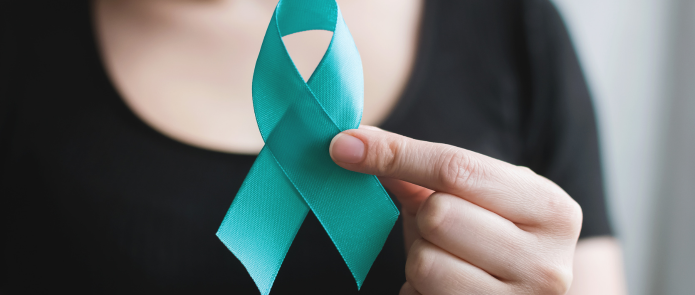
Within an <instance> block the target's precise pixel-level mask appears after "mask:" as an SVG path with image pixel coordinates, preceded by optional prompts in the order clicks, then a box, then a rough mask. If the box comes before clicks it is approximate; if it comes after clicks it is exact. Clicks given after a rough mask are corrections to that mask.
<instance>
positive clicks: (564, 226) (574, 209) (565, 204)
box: [546, 191, 583, 235]
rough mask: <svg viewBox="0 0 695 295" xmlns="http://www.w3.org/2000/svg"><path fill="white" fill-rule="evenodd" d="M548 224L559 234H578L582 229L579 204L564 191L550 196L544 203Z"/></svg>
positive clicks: (581, 214) (581, 215)
mask: <svg viewBox="0 0 695 295" xmlns="http://www.w3.org/2000/svg"><path fill="white" fill-rule="evenodd" d="M546 208H547V212H548V218H549V219H550V220H552V222H549V223H548V224H549V225H551V226H552V227H553V228H554V229H556V230H558V231H559V232H563V233H567V234H570V235H574V234H578V233H579V231H580V230H581V227H582V220H583V213H582V208H581V207H580V206H579V204H578V203H577V202H576V201H575V200H574V199H572V197H570V196H569V195H567V193H565V192H564V191H563V192H562V194H556V195H552V196H551V197H550V198H548V201H547V202H546Z"/></svg>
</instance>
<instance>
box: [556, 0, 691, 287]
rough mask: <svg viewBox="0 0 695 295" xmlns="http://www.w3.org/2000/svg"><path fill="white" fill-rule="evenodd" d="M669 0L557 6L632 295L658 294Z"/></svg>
mask: <svg viewBox="0 0 695 295" xmlns="http://www.w3.org/2000/svg"><path fill="white" fill-rule="evenodd" d="M674 1H675V0H554V2H555V3H556V4H557V5H558V7H559V9H560V11H561V12H562V13H563V15H564V17H565V20H566V22H567V23H568V27H569V28H570V32H571V33H572V34H573V38H574V40H575V45H576V47H577V50H578V53H579V56H580V59H581V60H582V62H583V65H584V69H585V72H586V74H587V78H588V81H589V85H590V88H591V90H592V93H593V95H594V101H595V105H596V108H597V112H598V120H599V126H600V133H601V140H602V153H603V156H604V167H605V171H606V180H607V193H608V196H609V200H608V202H609V206H610V210H611V213H612V219H613V224H614V227H615V228H616V230H617V233H618V236H619V238H620V240H621V242H622V245H623V249H624V259H625V266H626V275H627V279H628V288H629V291H630V294H633V295H643V294H652V292H654V291H655V290H656V289H655V287H654V285H655V284H654V270H655V267H654V266H655V257H654V256H653V255H654V253H655V250H654V249H655V248H656V247H659V246H658V245H656V244H655V242H654V241H655V237H656V235H655V232H656V227H657V226H656V225H655V220H656V219H657V218H656V217H655V216H656V215H655V214H656V211H657V210H656V209H654V208H655V204H657V203H658V202H657V196H660V194H659V190H660V189H662V186H661V183H660V181H661V178H662V177H661V169H662V168H663V167H662V164H661V163H662V155H663V152H662V151H663V144H662V142H663V141H664V139H665V134H664V131H665V128H667V126H668V125H667V124H666V122H665V120H666V115H667V113H666V111H667V106H668V104H665V103H664V102H665V101H667V100H668V99H667V96H668V92H669V91H668V87H669V84H668V83H667V82H668V78H667V77H668V75H667V73H668V72H669V71H670V68H669V56H670V53H671V48H670V44H671V43H672V42H671V39H672V34H671V31H672V30H671V29H672V24H671V23H670V19H671V17H670V14H671V11H672V9H671V5H672V3H673V2H674ZM684 1H691V0H684ZM693 180H695V179H693ZM694 209H695V208H694ZM694 226H695V225H694ZM694 232H695V230H694ZM657 260H658V259H657ZM666 268H668V267H666ZM693 279H695V277H693ZM658 294H666V293H660V292H659V293H658ZM681 294H685V293H681ZM690 294H695V293H690Z"/></svg>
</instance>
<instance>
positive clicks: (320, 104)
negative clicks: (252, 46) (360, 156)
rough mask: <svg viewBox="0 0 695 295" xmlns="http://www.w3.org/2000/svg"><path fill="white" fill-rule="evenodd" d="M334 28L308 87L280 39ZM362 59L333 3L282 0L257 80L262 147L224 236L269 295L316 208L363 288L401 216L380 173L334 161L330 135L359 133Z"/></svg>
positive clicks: (255, 99) (221, 233)
mask: <svg viewBox="0 0 695 295" xmlns="http://www.w3.org/2000/svg"><path fill="white" fill-rule="evenodd" d="M307 30H328V31H332V32H333V37H332V39H331V42H330V44H329V46H328V49H327V50H326V53H325V54H324V56H323V59H322V60H321V62H320V63H319V65H318V66H317V67H316V69H315V70H314V73H313V74H312V75H311V77H310V78H309V80H308V81H307V82H304V79H302V77H301V75H300V74H299V71H297V69H296V67H295V65H294V63H293V62H292V59H291V57H290V55H289V53H288V52H287V49H286V48H285V45H284V43H283V41H282V37H283V36H286V35H289V34H293V33H297V32H302V31H307ZM363 96H364V78H363V74H362V62H361V60H360V56H359V53H358V51H357V47H356V46H355V44H354V41H353V39H352V36H351V35H350V32H349V31H348V29H347V26H346V24H345V21H344V20H343V17H342V15H341V13H340V9H339V8H338V5H337V3H336V2H335V0H301V1H300V0H280V1H279V3H278V5H277V7H276V8H275V12H274V14H273V17H272V19H271V21H270V25H269V26H268V30H267V31H266V34H265V37H264V39H263V44H262V46H261V51H260V53H259V55H258V60H257V61H256V68H255V70H254V75H253V106H254V112H255V114H256V120H257V123H258V127H259V129H260V131H261V135H262V136H263V140H264V141H265V146H264V147H263V149H262V150H261V152H260V154H259V155H258V158H257V159H256V161H255V163H254V164H253V166H252V167H251V170H250V171H249V173H248V175H247V176H246V179H245V180H244V183H243V184H242V186H241V188H240V189H239V192H238V193H237V195H236V197H235V199H234V201H233V203H232V205H231V206H230V208H229V211H228V212H227V215H226V216H225V218H224V220H223V222H222V225H221V226H220V228H219V230H218V232H217V236H218V237H219V238H220V240H221V241H222V242H223V243H224V244H225V245H226V246H227V248H229V250H230V251H232V253H234V255H235V256H236V257H237V258H238V259H239V260H240V261H241V263H242V264H243V265H244V266H245V267H246V269H247V271H248V272H249V274H250V275H251V277H252V278H253V280H254V282H255V283H256V285H257V286H258V289H259V290H260V292H261V293H262V294H264V295H266V294H269V293H270V289H271V287H272V285H273V282H274V280H275V277H276V275H277V273H278V271H279V269H280V266H281V265H282V261H283V260H284V258H285V255H286V254H287V251H288V250H289V247H290V245H291V244H292V241H293V240H294V237H295V235H296V234H297V231H298V230H299V228H300V226H301V224H302V222H303V221H304V218H305V217H306V214H307V213H308V212H309V210H312V211H313V212H314V214H315V215H316V217H317V219H318V220H319V221H320V222H321V225H322V226H323V227H324V229H325V230H326V232H327V233H328V235H329V236H330V238H331V240H332V241H333V243H334V245H335V246H336V248H337V249H338V251H339V252H340V255H341V256H342V257H343V260H344V261H345V263H346V264H347V266H348V268H349V269H350V272H351V273H352V275H353V277H354V278H355V281H356V282H357V287H358V289H359V288H361V286H362V283H363V282H364V279H365V278H366V276H367V273H368V272H369V269H370V268H371V266H372V264H373V262H374V260H375V259H376V256H377V255H378V254H379V252H380V251H381V248H382V247H383V244H384V242H385V241H386V238H387V236H388V234H389V232H390V231H391V229H392V227H393V224H394V223H395V222H396V219H397V218H398V210H397V209H396V207H395V206H394V204H393V202H392V201H391V199H390V198H389V196H388V194H387V193H386V191H385V190H384V188H383V187H382V186H381V183H380V182H379V180H378V179H377V178H376V177H375V176H373V175H366V174H361V173H357V172H352V171H348V170H346V169H343V168H341V167H339V166H338V165H336V164H335V163H334V162H333V161H332V159H331V157H330V155H329V150H328V149H329V145H330V142H331V139H332V138H333V137H334V136H335V135H336V134H338V133H340V132H341V131H344V130H347V129H354V128H357V127H359V123H360V120H361V117H362V108H363Z"/></svg>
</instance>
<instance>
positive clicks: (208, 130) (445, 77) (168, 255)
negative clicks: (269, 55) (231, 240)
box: [0, 0, 623, 295]
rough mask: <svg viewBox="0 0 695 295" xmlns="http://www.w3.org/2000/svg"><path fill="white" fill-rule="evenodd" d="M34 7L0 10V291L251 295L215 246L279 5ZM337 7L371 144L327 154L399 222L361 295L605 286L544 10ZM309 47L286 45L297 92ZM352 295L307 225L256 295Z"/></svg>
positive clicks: (352, 144)
mask: <svg viewBox="0 0 695 295" xmlns="http://www.w3.org/2000/svg"><path fill="white" fill-rule="evenodd" d="M44 2H45V3H44ZM44 2H42V3H40V4H39V3H36V2H32V3H25V4H2V5H3V6H5V7H2V9H0V11H1V12H0V13H2V15H1V16H0V17H1V19H2V21H3V23H2V25H3V28H2V34H3V36H2V42H3V43H2V45H1V46H0V56H2V64H0V68H1V69H2V75H3V76H2V78H1V80H0V83H2V84H0V91H1V92H0V93H2V105H1V106H0V111H1V113H0V115H1V117H0V119H1V121H0V140H1V145H0V148H2V160H1V161H0V163H1V164H0V165H2V173H3V174H2V180H1V183H2V186H1V187H0V189H1V191H2V202H3V203H2V207H1V208H2V211H3V212H2V214H3V216H4V222H3V232H5V233H6V234H5V235H4V237H3V238H4V240H3V242H2V243H3V247H4V251H3V256H2V262H1V264H0V265H2V267H3V268H4V271H3V272H4V273H5V274H6V275H5V276H3V278H2V281H1V282H0V292H3V294H4V293H7V294H23V293H39V292H49V291H53V290H70V291H72V292H76V293H92V294H93V293H150V294H151V293H183V294H186V293H198V294H207V293H211V294H212V293H233V294H255V293H257V290H256V288H255V286H254V284H253V282H252V281H251V279H250V277H249V276H248V274H247V273H246V272H245V270H244V269H243V267H242V266H241V264H240V263H239V262H238V261H237V260H236V259H235V258H234V257H233V255H232V254H231V253H229V252H228V251H227V250H226V249H225V248H224V246H223V245H222V243H220V242H219V241H218V240H217V239H216V237H215V235H214V233H215V231H216V229H217V227H218V226H219V223H220V222H221V220H222V217H223V216H224V213H225V212H226V210H227V208H228V206H229V204H230V203H231V202H232V199H233V196H234V195H235V192H236V191H237V190H238V188H239V186H240V184H241V182H242V181H243V179H244V176H245V174H246V172H247V171H248V169H249V168H250V165H251V163H253V160H254V154H255V153H257V152H258V151H259V150H260V148H261V147H262V145H263V142H262V140H261V139H260V136H258V131H257V128H256V125H255V120H254V117H253V109H252V104H251V99H250V98H251V94H250V89H251V87H250V86H251V74H252V71H253V64H254V62H255V58H256V56H257V54H258V49H259V48H260V42H261V40H262V36H263V33H264V31H265V29H266V26H267V24H268V20H269V19H270V15H271V13H272V10H273V7H274V5H275V4H276V2H277V1H273V0H268V1H265V0H263V1H259V0H253V1H250V0H248V1H247V0H234V1H232V0H230V1H199V0H182V1H164V0H147V1H142V0H95V1H93V2H91V3H90V2H88V1H70V2H67V1H44ZM339 4H341V9H342V11H343V14H344V16H345V19H346V21H347V23H348V25H349V26H350V29H351V31H352V33H353V36H354V38H355V40H356V43H357V46H358V47H359V49H360V52H361V55H362V58H363V62H364V68H365V86H366V92H365V97H366V99H365V111H364V117H363V123H364V124H365V125H378V126H380V127H381V128H382V129H383V130H382V129H379V128H374V127H365V128H361V129H359V130H349V131H346V132H343V133H341V134H340V135H338V136H336V137H335V138H334V140H333V142H332V145H331V148H330V153H331V156H332V158H333V159H334V161H335V162H336V163H337V164H338V165H340V166H342V167H343V168H346V169H349V170H354V171H358V172H363V173H369V174H376V175H378V176H380V178H381V180H382V182H383V184H384V186H385V187H386V188H387V189H388V190H389V191H390V192H391V194H392V195H393V197H394V199H395V201H397V202H398V203H399V204H400V205H401V208H402V216H403V219H402V222H399V223H398V224H397V229H396V230H393V231H392V233H391V236H390V237H389V239H388V240H387V242H386V245H385V246H384V249H383V250H382V253H381V254H380V256H379V257H378V258H377V260H376V262H375V264H374V266H373V267H372V270H371V271H370V274H369V276H368V277H367V280H366V281H365V283H364V286H363V288H362V290H361V291H360V292H361V294H395V293H397V292H400V294H404V295H405V294H425V295H430V294H563V293H565V292H566V291H567V290H569V294H617V293H620V292H622V291H623V290H622V284H621V282H622V278H621V275H620V264H619V263H618V261H619V249H618V246H617V244H616V242H615V240H614V239H612V238H610V235H611V230H610V227H609V226H608V221H607V217H606V211H605V205H604V199H603V193H602V192H603V188H602V182H601V173H600V163H599V158H598V148H597V142H596V130H595V123H594V117H593V113H592V107H591V103H590V99H589V96H588V92H587V89H586V85H585V82H584V79H583V77H582V74H581V70H580V68H579V66H578V63H577V60H576V57H575V53H574V51H573V49H572V46H571V43H570V41H569V39H568V37H567V34H566V31H565V29H564V26H563V25H562V21H561V20H560V18H559V17H558V15H557V12H556V11H555V9H554V8H553V6H552V5H551V4H550V3H549V2H547V1H542V0H524V1H519V0H516V1H512V0H507V1H503V0H500V1H443V0H433V1H426V2H423V1H420V0H398V1H396V0H382V1H373V0H353V1H340V2H339ZM329 38H330V36H329V35H325V34H321V33H316V34H312V33H302V34H299V35H297V36H289V37H287V38H286V39H285V41H286V43H287V45H288V47H289V49H290V51H291V53H292V56H293V59H294V61H295V64H296V65H297V67H298V68H299V69H300V71H301V72H302V74H303V76H304V77H308V75H309V74H310V72H311V70H312V68H313V66H315V64H316V63H317V62H318V58H320V55H321V53H322V50H325V44H327V42H328V40H329ZM322 42H323V43H322ZM321 44H323V48H321V46H318V45H321ZM384 130H389V131H390V132H387V131H384ZM406 136H408V137H406ZM434 142H438V143H434ZM444 143H446V144H448V145H445V144H444ZM473 151H476V152H479V153H475V152H473ZM483 154H485V155H487V156H484V155H483ZM517 165H518V166H517ZM519 166H526V167H529V168H530V169H528V168H521V167H519ZM541 175H542V176H541ZM570 196H571V197H570ZM572 198H574V199H572ZM580 206H581V208H580ZM582 211H583V216H584V217H583V220H582ZM401 227H402V231H401V230H400V228H401ZM578 238H581V239H580V240H579V242H577V239H578ZM404 251H405V252H404ZM573 281H574V283H572V282H573ZM570 286H571V287H570ZM356 292H357V290H356V288H355V287H354V282H353V281H352V276H351V275H350V274H349V272H348V270H347V267H345V266H344V264H343V262H342V260H341V258H340V256H339V254H338V252H337V251H336V250H335V248H334V247H333V245H332V244H331V242H330V239H329V238H328V236H327V235H326V234H325V233H324V231H323V229H322V228H321V226H320V224H319V223H318V221H317V220H316V219H315V217H314V216H313V215H311V214H310V215H309V216H308V217H307V219H306V220H305V222H304V224H303V225H302V228H301V230H300V232H299V234H298V235H297V237H296V239H295V241H294V243H293V245H292V248H291V249H290V251H289V253H288V256H287V258H286V260H285V262H284V264H283V267H282V269H281V270H280V273H279V275H278V277H277V280H276V282H275V284H274V286H273V293H274V294H285V293H302V294H314V293H320V294H325V293H329V294H354V293H356Z"/></svg>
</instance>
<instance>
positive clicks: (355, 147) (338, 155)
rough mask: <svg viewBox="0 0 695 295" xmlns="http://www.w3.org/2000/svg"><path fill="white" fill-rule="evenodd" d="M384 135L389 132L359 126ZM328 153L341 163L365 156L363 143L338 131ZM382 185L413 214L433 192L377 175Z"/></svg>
mask: <svg viewBox="0 0 695 295" xmlns="http://www.w3.org/2000/svg"><path fill="white" fill-rule="evenodd" d="M360 129H367V130H371V131H375V132H378V133H383V134H384V135H386V134H389V132H387V131H384V130H381V129H379V128H376V127H371V126H360ZM329 149H330V154H331V158H333V161H336V162H342V163H358V162H360V161H362V160H363V159H364V158H365V153H366V145H365V143H364V142H363V141H362V140H361V139H359V138H357V137H355V136H352V135H350V134H348V133H345V132H343V133H340V134H338V135H336V136H335V137H334V138H333V140H332V141H331V145H330V148H329ZM379 180H381V183H382V184H383V185H384V187H385V188H386V189H387V190H389V192H391V193H392V194H394V195H395V196H396V198H397V199H398V201H399V202H400V203H401V205H403V211H405V213H407V214H410V215H412V216H415V214H416V213H417V210H418V209H419V208H420V205H422V203H423V202H424V201H425V200H426V199H427V198H428V197H429V196H430V195H431V194H432V193H433V192H434V191H433V190H431V189H428V188H425V187H422V186H419V185H416V184H413V183H410V182H406V181H403V180H399V179H396V178H391V177H379Z"/></svg>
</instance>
